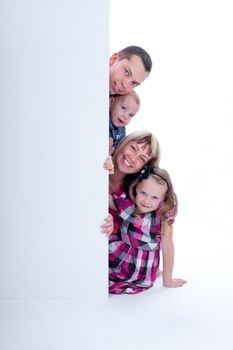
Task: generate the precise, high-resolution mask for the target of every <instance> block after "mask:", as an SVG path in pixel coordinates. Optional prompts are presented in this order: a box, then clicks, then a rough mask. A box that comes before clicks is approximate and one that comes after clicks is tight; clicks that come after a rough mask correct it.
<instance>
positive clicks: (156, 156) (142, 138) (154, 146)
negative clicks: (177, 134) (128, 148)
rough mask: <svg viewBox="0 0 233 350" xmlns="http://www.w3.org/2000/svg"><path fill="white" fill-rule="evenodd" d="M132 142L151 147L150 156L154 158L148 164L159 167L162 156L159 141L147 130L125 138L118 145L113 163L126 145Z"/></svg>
mask: <svg viewBox="0 0 233 350" xmlns="http://www.w3.org/2000/svg"><path fill="white" fill-rule="evenodd" d="M132 141H135V142H136V143H139V144H141V143H145V144H146V145H149V146H150V149H151V154H150V155H151V156H152V158H151V159H150V161H149V162H148V164H153V165H154V166H159V162H160V154H161V151H160V145H159V141H158V140H157V138H156V137H155V136H154V135H153V134H152V133H151V132H149V131H146V130H138V131H135V132H133V133H131V134H129V135H128V136H126V137H124V138H123V139H122V140H121V142H120V143H119V144H118V146H117V148H116V150H115V152H114V154H113V157H112V159H113V162H115V160H116V157H117V155H118V153H119V152H120V151H121V149H122V148H123V147H125V145H127V144H128V143H129V142H132Z"/></svg>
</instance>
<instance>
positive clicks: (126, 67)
mask: <svg viewBox="0 0 233 350" xmlns="http://www.w3.org/2000/svg"><path fill="white" fill-rule="evenodd" d="M148 75H149V73H148V72H146V71H145V68H144V65H143V63H142V60H141V58H140V57H139V56H136V55H133V56H132V57H131V58H130V60H128V59H127V58H123V59H121V60H119V55H118V54H117V53H115V54H114V55H112V56H111V57H110V61H109V91H110V95H116V94H117V95H125V94H127V93H128V92H130V91H132V90H133V89H134V88H135V87H136V86H138V85H140V84H141V83H142V82H143V81H144V80H145V79H146V78H147V77H148Z"/></svg>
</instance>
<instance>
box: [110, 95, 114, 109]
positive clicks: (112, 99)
mask: <svg viewBox="0 0 233 350" xmlns="http://www.w3.org/2000/svg"><path fill="white" fill-rule="evenodd" d="M113 101H114V97H113V96H109V108H110V107H111V106H112V104H113Z"/></svg>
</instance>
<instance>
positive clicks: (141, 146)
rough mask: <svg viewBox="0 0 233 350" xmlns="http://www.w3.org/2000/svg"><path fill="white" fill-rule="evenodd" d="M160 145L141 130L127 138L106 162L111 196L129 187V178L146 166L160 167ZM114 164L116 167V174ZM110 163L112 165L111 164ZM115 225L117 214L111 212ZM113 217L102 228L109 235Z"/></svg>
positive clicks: (152, 136)
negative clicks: (122, 188) (122, 187)
mask: <svg viewBox="0 0 233 350" xmlns="http://www.w3.org/2000/svg"><path fill="white" fill-rule="evenodd" d="M159 161H160V145H159V142H158V140H157V139H156V137H155V136H154V135H153V134H152V133H150V132H148V131H146V130H139V131H135V132H133V133H131V134H130V135H128V136H126V137H125V138H124V139H123V140H122V141H121V142H120V143H119V144H118V146H117V148H116V150H115V152H114V155H113V157H112V160H111V159H110V162H109V159H108V160H107V161H106V162H105V169H108V170H110V176H109V194H112V193H113V192H115V191H117V190H118V189H119V188H120V187H121V186H124V187H127V180H128V177H129V178H132V177H133V176H137V175H138V173H139V172H140V170H141V169H142V168H143V167H144V165H145V164H153V165H154V166H159ZM112 162H113V166H114V173H113V174H111V173H112V172H113V167H112ZM109 163H110V164H109ZM111 214H112V216H113V217H114V223H115V224H116V222H117V212H116V211H113V210H111ZM112 216H111V215H109V216H108V217H107V219H106V220H105V223H104V224H103V225H102V226H101V228H102V232H103V233H105V234H106V235H109V234H110V233H112V231H113V222H112Z"/></svg>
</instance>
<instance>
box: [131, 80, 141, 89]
mask: <svg viewBox="0 0 233 350" xmlns="http://www.w3.org/2000/svg"><path fill="white" fill-rule="evenodd" d="M131 84H132V86H133V87H134V88H135V87H137V86H138V85H139V84H138V83H137V82H136V81H132V83H131Z"/></svg>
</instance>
